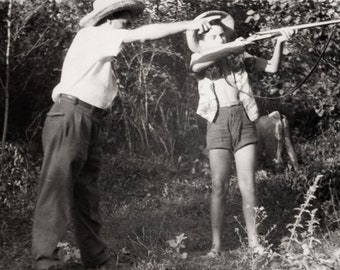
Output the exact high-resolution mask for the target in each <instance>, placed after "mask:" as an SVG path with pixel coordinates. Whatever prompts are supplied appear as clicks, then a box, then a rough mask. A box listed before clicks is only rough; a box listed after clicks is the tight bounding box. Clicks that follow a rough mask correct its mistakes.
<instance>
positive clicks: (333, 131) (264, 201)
mask: <svg viewBox="0 0 340 270" xmlns="http://www.w3.org/2000/svg"><path fill="white" fill-rule="evenodd" d="M146 2H147V9H146V10H145V12H144V14H143V16H141V17H140V18H138V19H137V20H136V21H135V22H134V25H133V27H138V25H141V24H144V23H152V22H171V21H179V20H186V19H192V18H194V17H195V16H197V15H198V14H200V13H202V12H203V11H206V10H211V9H220V10H225V11H227V12H229V13H230V14H231V15H232V16H233V17H234V19H235V21H236V30H237V31H236V36H243V37H247V36H249V35H250V34H253V33H255V32H257V31H261V30H265V29H272V28H279V27H284V26H290V25H296V24H303V23H309V22H315V21H321V20H331V19H336V18H339V15H340V2H339V1H338V0H258V1H255V0H254V1H248V0H229V1H225V0H200V1H197V0H162V1H160V0H148V1H146ZM91 5H92V1H90V0H84V1H77V0H67V1H66V0H64V1H60V0H59V1H57V0H34V1H33V0H25V1H14V2H13V11H12V12H13V18H12V28H11V31H12V39H11V40H10V46H11V54H10V63H11V65H10V67H11V70H10V71H11V72H10V88H9V90H10V108H9V109H10V114H9V133H8V142H7V143H6V145H5V147H4V148H1V147H0V255H1V256H0V257H1V258H2V257H4V258H6V260H7V261H8V265H11V266H12V265H24V264H28V263H29V261H28V260H27V258H26V257H28V256H29V255H28V250H29V242H30V239H29V237H30V225H31V219H32V211H33V206H34V198H35V191H36V188H37V185H36V183H37V178H38V172H39V166H40V163H41V155H42V153H41V140H40V135H41V128H42V124H43V121H44V118H45V113H46V111H47V110H48V108H49V107H50V106H51V103H52V101H51V98H50V96H51V91H52V89H53V87H54V86H55V85H56V84H57V83H58V80H59V78H60V71H61V66H62V62H63V58H64V56H65V54H66V52H67V49H68V47H69V45H70V43H71V41H72V39H73V37H74V35H75V33H76V31H77V30H78V21H79V19H80V18H81V17H82V16H83V15H84V14H86V13H87V12H88V11H90V10H91V9H92V7H91ZM7 8H8V1H0V37H1V38H0V63H1V65H0V91H1V94H0V112H1V113H0V126H1V128H2V126H3V125H2V124H3V123H2V121H3V120H4V119H3V117H2V116H3V112H4V109H5V108H4V103H5V100H4V95H3V94H2V93H3V91H2V90H3V89H2V86H3V82H5V81H6V79H8V78H6V72H5V68H6V66H5V57H6V46H7V44H8V40H7V39H6V38H5V37H6V36H7V33H6V31H7V29H6V18H7ZM330 38H331V39H330ZM328 39H330V42H329V45H328V46H327V48H326V47H325V45H326V43H327V42H328V41H329V40H328ZM339 39H340V33H339V31H338V28H332V27H331V26H326V27H319V28H315V29H306V30H301V31H299V32H297V34H296V35H295V36H294V38H293V39H292V40H291V42H289V43H288V44H287V46H286V49H285V51H284V57H283V59H282V65H281V68H280V71H279V72H278V73H276V74H274V75H268V74H263V73H255V74H252V83H253V88H254V90H255V93H256V95H257V101H258V104H259V105H260V109H261V112H262V113H263V114H265V113H268V112H271V111H273V110H279V111H281V112H282V113H284V114H286V115H287V116H288V119H289V120H290V126H291V133H292V136H293V141H294V143H295V147H296V151H297V153H298V156H299V163H300V164H301V169H300V171H299V172H295V173H293V172H291V171H290V170H289V169H286V170H284V171H283V172H280V173H278V172H277V173H275V172H273V171H270V170H269V171H260V172H258V177H257V178H258V180H259V191H260V192H259V194H260V195H259V201H260V203H261V205H264V206H265V207H266V210H267V211H268V216H269V218H270V221H269V222H267V223H268V224H277V225H278V227H279V229H278V230H277V231H276V232H274V236H269V237H268V236H267V235H265V236H264V238H265V239H264V243H268V242H266V241H269V243H275V246H274V247H273V249H272V247H271V245H269V244H268V245H267V253H268V254H267V255H268V256H267V257H265V259H263V260H259V261H257V260H255V259H254V258H253V257H251V255H249V254H248V253H247V252H244V250H245V249H242V241H241V250H239V249H237V250H236V251H235V252H236V253H232V254H231V256H229V255H228V256H225V257H222V258H221V260H220V261H217V262H215V264H216V265H215V266H212V267H213V269H225V268H224V267H225V265H230V267H231V268H230V269H257V268H256V267H255V266H254V265H257V266H259V265H260V266H261V267H262V268H259V269H276V268H275V267H277V269H302V264H304V267H306V269H336V267H338V265H339V263H340V255H339V254H340V253H339V249H336V248H334V246H336V242H332V236H331V235H332V232H333V230H334V233H335V235H338V231H337V229H339V226H340V225H339V216H340V204H339V201H340V199H339V197H338V193H339V190H340V186H339V181H338V179H339V177H340V159H339V156H340V150H339V149H340V148H339V140H340V135H339V129H340V120H339V115H340V104H339V98H340V85H339V79H338V78H339V73H340V56H339V53H340V52H339V46H340V45H339V44H340V42H339ZM274 42H275V41H274V40H265V41H261V42H258V43H256V44H254V45H251V46H249V47H247V51H249V52H250V53H252V54H254V55H257V56H261V57H264V58H270V57H271V53H272V49H273V46H274V44H275V43H274ZM324 49H325V53H324V54H323V55H322V59H321V61H320V62H319V64H318V65H317V67H316V68H315V70H314V72H313V73H312V74H311V75H310V77H309V78H308V80H307V81H306V82H305V83H304V84H303V85H302V86H301V87H299V88H297V86H299V84H300V82H302V81H303V80H304V78H306V76H307V75H308V74H309V72H310V70H312V68H313V66H314V64H315V63H316V61H317V60H318V58H319V57H320V55H321V54H322V51H323V50H324ZM189 61H190V52H189V50H188V48H187V46H186V43H185V38H184V35H183V34H178V35H175V36H172V37H169V38H165V39H162V40H158V41H153V42H145V43H142V44H139V43H136V44H131V45H127V46H125V48H124V50H123V51H122V53H121V55H120V56H119V57H117V58H116V59H115V60H114V65H115V66H116V68H117V74H118V76H119V86H120V96H119V97H118V98H117V99H116V100H115V104H114V106H113V109H112V113H111V114H110V116H109V117H108V119H107V120H106V122H105V134H106V147H105V152H106V158H105V159H106V163H105V164H106V165H105V167H104V170H103V174H102V176H101V178H102V179H101V180H102V184H103V201H104V206H103V211H104V213H105V215H104V216H105V218H106V219H107V220H106V223H107V224H110V225H109V228H108V229H107V234H109V235H114V236H115V239H113V240H110V241H111V242H112V243H110V245H111V246H112V247H113V249H114V253H115V254H118V255H117V258H118V257H119V256H120V254H123V255H124V254H125V252H126V250H125V246H124V245H126V246H127V247H128V248H129V249H133V250H134V254H137V255H136V258H133V259H134V261H138V263H136V264H135V265H134V267H135V268H133V269H170V267H172V265H175V264H179V265H181V264H183V265H184V266H183V268H185V269H198V265H199V266H200V267H202V269H212V268H211V265H210V262H207V263H206V262H203V263H202V262H201V261H198V262H195V261H194V260H191V261H188V263H187V265H186V262H183V261H182V259H185V258H186V256H187V254H186V252H182V250H184V249H185V248H187V250H188V251H189V252H191V253H194V252H197V250H199V251H200V252H201V251H202V250H204V249H207V248H208V245H209V239H208V238H209V237H208V235H202V232H203V231H206V230H208V228H209V224H208V221H209V218H208V216H209V212H208V207H207V203H208V196H209V191H210V190H209V187H210V177H209V166H208V164H207V161H206V157H205V155H204V154H203V152H204V151H203V149H204V144H205V138H204V135H205V134H204V133H205V131H204V130H205V121H203V120H202V119H200V118H199V117H198V116H197V115H196V113H195V110H196V106H197V102H198V95H197V82H196V78H195V76H194V75H193V74H192V73H190V72H189V70H188V64H189ZM0 130H1V129H0ZM112 154H114V155H112ZM127 157H128V158H127ZM317 175H323V177H320V178H318V177H317V178H316V176H317ZM316 179H317V181H316ZM113 180H114V181H113ZM310 186H312V187H313V189H312V191H311V192H310V191H309V192H307V190H308V189H309V187H310ZM236 189H237V188H236V184H235V182H233V183H232V184H231V191H232V192H231V196H230V198H229V200H230V201H231V202H232V206H231V207H230V206H229V208H230V209H229V210H228V215H229V218H231V219H232V217H233V216H237V215H238V216H240V215H241V209H239V208H240V207H239V203H235V201H234V200H235V198H236V199H238V200H239V198H238V196H239V194H238V193H237V190H236ZM306 192H307V193H306ZM305 194H306V195H305ZM315 198H317V200H315ZM238 202H239V201H238ZM299 205H300V207H299V208H297V209H295V210H294V208H295V207H298V206H299ZM234 206H235V207H234ZM234 208H235V209H234ZM236 208H237V209H236ZM315 209H318V212H316V210H315ZM260 210H261V209H260ZM262 211H263V209H262V210H261V211H260V213H259V214H261V213H262ZM294 211H298V214H297V215H296V216H294V215H295V214H296V212H294ZM129 213H132V214H131V215H130V214H129ZM295 217H298V218H297V219H295ZM294 219H295V220H294ZM118 221H119V224H118ZM111 223H113V224H111ZM231 223H232V224H228V226H229V225H230V227H229V230H228V232H227V237H228V239H230V243H229V246H228V248H229V249H232V250H234V249H235V247H238V246H240V243H239V242H238V239H235V238H237V235H236V234H235V233H234V232H232V230H233V228H234V227H236V226H237V224H235V222H231ZM287 224H288V225H287ZM286 225H287V226H288V229H289V232H290V233H291V234H290V236H289V235H288V237H289V238H288V240H289V241H288V242H287V241H286V240H287V239H286V240H284V237H283V236H285V235H287V233H288V230H287V228H286ZM273 226H274V225H273ZM318 226H320V227H318ZM145 228H146V229H145ZM316 228H319V229H320V230H319V231H318V233H323V232H324V231H327V234H326V233H325V234H321V235H318V236H316ZM265 229H267V228H265ZM268 230H270V228H268ZM127 235H128V237H129V241H130V242H129V241H128V243H126V242H127V239H126V238H127ZM176 235H177V237H176ZM139 236H141V237H139ZM241 238H242V236H241ZM110 239H111V238H110ZM319 239H320V240H321V239H322V241H323V243H322V245H321V244H318V242H317V241H319ZM326 239H327V240H326ZM166 240H168V241H166ZM241 240H242V239H241ZM333 240H334V239H333ZM187 241H188V244H186V242H187ZM334 241H335V240H334ZM184 243H185V244H184ZM287 243H288V244H287ZM62 246H63V247H64V251H65V252H66V253H67V256H69V257H70V256H71V255H72V256H73V255H74V256H75V254H76V252H73V251H74V250H73V249H71V247H70V245H69V244H68V243H67V244H62ZM123 246H124V248H123V249H122V247H123ZM280 248H281V249H283V250H284V252H281V253H280V251H279V249H280ZM2 254H4V255H5V256H2ZM70 254H71V255H70ZM72 256H71V257H72ZM78 257H79V256H78ZM137 257H138V258H137ZM23 258H24V259H23ZM21 260H23V261H25V262H23V263H22V264H21V262H20V261H21ZM117 260H118V259H117ZM336 263H338V264H336ZM275 264H276V266H275ZM306 265H307V266H306ZM260 266H259V267H260ZM328 266H329V267H328ZM190 267H192V268H190ZM205 267H206V268H205ZM220 267H222V268H220ZM280 267H281V268H280ZM294 267H295V268H294ZM299 267H300V268H299ZM307 267H311V268H307ZM313 267H316V268H313ZM320 267H324V268H320ZM327 267H328V268H327ZM332 267H333V268H332ZM22 268H23V267H19V268H18V269H22ZM7 269H11V268H10V267H7ZM12 269H14V268H12ZM24 269H29V268H24ZM171 269H181V268H180V266H179V268H171Z"/></svg>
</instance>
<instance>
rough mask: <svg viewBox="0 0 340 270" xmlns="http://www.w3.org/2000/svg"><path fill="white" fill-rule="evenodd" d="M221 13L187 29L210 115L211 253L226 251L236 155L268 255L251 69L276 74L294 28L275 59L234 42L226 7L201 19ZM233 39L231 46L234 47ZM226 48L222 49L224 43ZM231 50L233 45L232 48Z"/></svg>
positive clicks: (250, 217) (246, 212)
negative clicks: (259, 211) (201, 29)
mask: <svg viewBox="0 0 340 270" xmlns="http://www.w3.org/2000/svg"><path fill="white" fill-rule="evenodd" d="M213 15H219V16H221V20H216V21H214V22H211V28H210V29H209V30H208V31H206V32H205V33H203V34H199V33H197V31H187V42H188V46H189V48H190V49H191V50H192V51H193V52H194V54H193V55H192V59H191V65H190V67H191V69H192V71H194V72H195V73H196V74H197V77H198V91H199V95H200V99H199V105H198V109H197V113H198V114H199V115H201V116H202V117H203V118H205V119H207V121H208V124H207V135H206V139H207V149H208V150H209V161H210V168H211V177H212V196H211V209H210V210H211V227H212V247H211V250H210V252H209V253H208V254H207V255H206V256H207V257H217V256H219V255H220V252H221V230H222V223H223V215H224V209H225V198H226V194H227V185H226V184H229V180H230V177H231V165H232V160H233V158H234V159H235V163H236V170H237V177H238V184H239V188H240V192H241V195H242V209H243V216H244V219H245V224H246V229H247V234H248V245H249V247H250V248H251V249H252V250H253V252H255V253H262V252H263V247H262V246H261V244H260V243H259V240H258V234H257V231H256V221H255V211H254V207H256V194H255V166H256V143H257V135H256V129H255V124H254V121H256V119H257V118H258V117H259V114H258V109H257V105H256V102H255V99H254V97H253V93H252V90H251V87H250V85H249V82H248V74H247V71H248V70H251V69H256V70H260V71H265V72H276V71H277V69H278V66H279V62H280V56H281V52H282V44H283V42H284V41H286V40H287V39H288V38H289V37H290V35H291V34H292V32H289V33H286V32H282V33H281V36H280V37H278V38H277V41H276V46H275V49H274V53H273V56H272V58H271V59H270V60H265V59H262V58H259V57H255V56H252V55H250V54H247V53H245V52H244V45H245V44H247V42H245V41H244V40H243V39H242V38H239V39H237V40H235V41H233V42H231V41H232V36H233V33H234V20H233V18H232V17H231V16H230V15H229V14H228V13H226V12H223V11H207V12H204V13H203V14H201V15H199V16H198V17H197V18H195V20H200V19H202V18H205V17H207V16H213ZM229 42H230V46H228V45H229V44H227V43H229ZM223 46H224V49H223V50H219V48H221V47H223ZM226 48H227V49H226Z"/></svg>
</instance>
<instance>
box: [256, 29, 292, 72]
mask: <svg viewBox="0 0 340 270" xmlns="http://www.w3.org/2000/svg"><path fill="white" fill-rule="evenodd" d="M293 33H294V31H287V32H286V31H281V36H279V37H278V38H277V41H276V45H275V49H274V53H273V56H272V58H271V59H270V60H266V59H263V58H259V57H257V58H256V63H255V69H257V70H259V71H265V72H269V73H275V72H277V71H278V69H279V66H280V60H281V55H282V49H283V43H284V42H285V41H287V40H288V39H289V38H290V37H291V36H292V35H293Z"/></svg>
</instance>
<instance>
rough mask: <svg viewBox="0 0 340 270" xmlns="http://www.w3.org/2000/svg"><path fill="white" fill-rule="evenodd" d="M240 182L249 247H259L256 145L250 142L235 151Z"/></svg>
mask: <svg viewBox="0 0 340 270" xmlns="http://www.w3.org/2000/svg"><path fill="white" fill-rule="evenodd" d="M235 161H236V169H237V176H238V183H239V187H240V191H241V195H242V209H243V216H244V220H245V223H246V228H247V233H248V241H249V242H248V245H249V247H252V248H254V247H258V246H259V242H258V237H257V230H256V220H255V218H256V217H255V211H254V207H256V193H255V166H256V145H255V144H250V145H247V146H245V147H243V148H241V149H239V150H238V151H237V152H236V153H235Z"/></svg>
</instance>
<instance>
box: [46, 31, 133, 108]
mask: <svg viewBox="0 0 340 270" xmlns="http://www.w3.org/2000/svg"><path fill="white" fill-rule="evenodd" d="M127 31H128V30H125V29H112V28H110V26H109V25H104V26H102V27H87V28H84V29H81V30H80V31H79V32H78V33H77V35H76V37H75V38H74V40H73V42H72V44H71V46H70V48H69V50H68V52H67V54H66V57H65V60H64V64H63V67H62V73H61V79H60V82H59V84H58V85H57V86H56V87H55V88H54V90H53V92H52V99H53V100H54V101H56V100H57V98H58V96H59V94H62V93H63V94H68V95H72V96H75V97H77V98H79V99H80V100H82V101H85V102H87V103H89V104H91V105H94V106H96V107H99V108H102V109H107V108H109V107H110V106H111V104H112V101H113V99H114V98H115V97H116V95H117V93H118V85H117V79H116V77H115V75H114V72H113V71H112V69H111V60H112V58H113V57H115V56H117V55H118V53H119V52H120V51H121V49H122V45H123V37H124V35H125V34H126V32H127Z"/></svg>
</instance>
